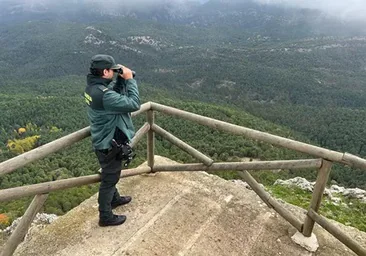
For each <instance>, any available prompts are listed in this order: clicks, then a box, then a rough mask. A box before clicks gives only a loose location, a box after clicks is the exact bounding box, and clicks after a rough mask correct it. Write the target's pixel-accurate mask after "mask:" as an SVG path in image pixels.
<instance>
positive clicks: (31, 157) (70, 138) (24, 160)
mask: <svg viewBox="0 0 366 256" xmlns="http://www.w3.org/2000/svg"><path fill="white" fill-rule="evenodd" d="M150 105H151V104H150V102H148V103H145V104H143V105H142V106H141V108H140V110H139V111H136V112H134V113H132V116H136V115H137V114H140V113H143V112H145V111H147V110H148V109H150ZM88 136H90V127H86V128H84V129H81V130H79V131H77V132H74V133H71V134H69V135H67V136H65V137H62V138H60V139H57V140H55V141H52V142H50V143H47V144H45V145H43V146H41V147H38V148H36V149H33V150H31V151H29V152H26V153H24V154H21V155H19V156H17V157H14V158H12V159H9V160H7V161H4V162H2V163H0V176H2V175H4V174H7V173H11V172H13V171H15V170H16V169H18V168H21V167H23V166H25V165H27V164H29V163H32V162H34V161H36V160H39V159H42V158H45V157H46V156H48V155H50V154H52V153H55V152H57V151H60V150H61V149H64V148H66V147H68V146H71V145H73V144H74V143H76V142H79V141H81V140H82V139H85V138H86V137H88Z"/></svg>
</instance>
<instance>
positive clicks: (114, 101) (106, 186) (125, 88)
mask: <svg viewBox="0 0 366 256" xmlns="http://www.w3.org/2000/svg"><path fill="white" fill-rule="evenodd" d="M118 70H119V71H122V72H116V71H118ZM114 73H117V79H116V81H113V77H114ZM84 98H85V101H86V103H87V105H88V107H87V114H88V118H89V122H90V130H91V137H92V143H93V147H94V149H95V153H96V155H97V157H98V161H99V163H100V166H101V168H102V172H101V183H100V187H99V196H98V203H99V226H112V225H120V224H123V223H124V222H125V221H126V216H124V215H115V214H113V212H112V209H114V208H116V207H117V206H119V205H123V204H127V203H129V202H130V201H131V197H129V196H120V195H119V193H118V190H117V189H116V184H117V182H118V180H119V178H120V175H121V163H122V159H121V154H120V152H121V150H120V148H119V147H116V145H128V143H129V142H130V141H131V140H132V138H133V136H134V134H135V132H134V126H133V124H132V120H131V115H130V113H131V112H133V111H136V110H139V109H140V97H139V91H138V87H137V84H136V81H135V79H133V73H132V71H131V70H130V69H128V68H126V67H124V66H122V65H120V64H118V65H116V63H115V61H114V59H113V57H112V56H109V55H103V54H98V55H95V56H93V57H92V59H91V63H90V74H88V76H87V86H86V88H85V92H84Z"/></svg>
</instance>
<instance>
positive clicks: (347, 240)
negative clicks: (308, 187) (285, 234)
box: [308, 209, 366, 256]
mask: <svg viewBox="0 0 366 256" xmlns="http://www.w3.org/2000/svg"><path fill="white" fill-rule="evenodd" d="M308 216H309V217H310V218H312V219H313V220H314V221H315V222H316V223H318V224H319V225H320V226H322V227H323V228H324V229H325V230H327V231H328V232H329V233H331V234H332V235H333V236H334V237H335V238H337V239H338V240H339V241H341V242H342V243H343V244H345V245H346V246H347V247H348V248H350V249H351V250H352V251H354V252H355V253H356V254H357V255H360V256H366V248H362V246H361V245H359V244H358V243H357V242H356V241H355V240H354V239H353V238H352V237H349V236H348V235H346V234H345V233H344V232H343V231H342V230H340V229H339V228H337V227H336V226H335V225H333V224H331V223H330V222H329V221H328V220H327V219H326V218H324V217H322V216H320V215H319V214H317V213H316V212H315V211H314V210H312V209H310V210H309V212H308Z"/></svg>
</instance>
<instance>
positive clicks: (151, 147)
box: [147, 110, 155, 172]
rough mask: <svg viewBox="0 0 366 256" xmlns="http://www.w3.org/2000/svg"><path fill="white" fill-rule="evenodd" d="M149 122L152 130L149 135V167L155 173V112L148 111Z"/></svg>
mask: <svg viewBox="0 0 366 256" xmlns="http://www.w3.org/2000/svg"><path fill="white" fill-rule="evenodd" d="M147 122H148V123H149V125H150V130H149V132H148V133H147V165H148V166H149V167H150V168H151V170H152V172H154V148H155V138H154V137H155V134H154V131H153V130H152V127H153V125H154V111H153V110H149V111H147Z"/></svg>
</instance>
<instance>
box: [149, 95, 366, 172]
mask: <svg viewBox="0 0 366 256" xmlns="http://www.w3.org/2000/svg"><path fill="white" fill-rule="evenodd" d="M151 108H152V109H153V110H156V111H159V112H162V113H165V114H168V115H172V116H176V117H180V118H183V119H186V120H190V121H193V122H196V123H199V124H201V125H205V126H208V127H211V128H214V129H217V130H220V131H225V132H229V133H232V134H237V135H242V136H245V137H247V138H251V139H254V140H259V141H263V142H267V143H270V144H272V145H276V146H280V147H284V148H288V149H292V150H296V151H299V152H303V153H307V154H309V155H312V156H316V157H320V158H323V159H327V160H331V161H334V162H339V163H343V164H347V165H351V166H353V167H358V168H362V169H364V170H366V160H365V159H363V158H359V157H357V156H353V155H351V154H343V153H340V152H337V151H333V150H328V149H325V148H321V147H317V146H313V145H310V144H306V143H303V142H299V141H295V140H291V139H287V138H283V137H280V136H276V135H272V134H269V133H265V132H260V131H256V130H253V129H249V128H245V127H242V126H238V125H234V124H230V123H226V122H223V121H219V120H215V119H212V118H209V117H205V116H201V115H197V114H193V113H190V112H187V111H183V110H180V109H176V108H172V107H168V106H164V105H161V104H158V103H154V102H151Z"/></svg>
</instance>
